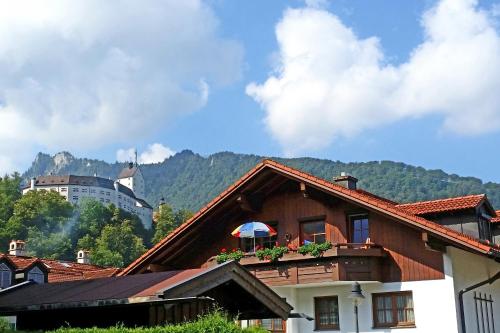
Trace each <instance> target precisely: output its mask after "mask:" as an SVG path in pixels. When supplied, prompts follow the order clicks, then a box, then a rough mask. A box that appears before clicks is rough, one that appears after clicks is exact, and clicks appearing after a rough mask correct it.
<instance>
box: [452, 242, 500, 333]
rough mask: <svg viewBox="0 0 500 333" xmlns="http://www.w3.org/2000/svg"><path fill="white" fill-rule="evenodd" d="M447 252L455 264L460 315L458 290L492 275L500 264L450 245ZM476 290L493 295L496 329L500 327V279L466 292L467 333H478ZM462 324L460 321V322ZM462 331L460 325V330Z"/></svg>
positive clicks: (455, 284)
mask: <svg viewBox="0 0 500 333" xmlns="http://www.w3.org/2000/svg"><path fill="white" fill-rule="evenodd" d="M447 253H448V255H449V256H450V258H451V261H452V265H453V277H454V288H455V295H456V304H457V306H456V309H457V316H458V318H460V317H459V314H458V313H459V312H458V311H459V306H458V292H459V291H460V290H462V289H464V288H467V287H469V286H471V285H474V284H476V283H479V282H482V281H484V280H486V279H488V278H489V277H492V276H493V275H495V274H496V273H497V272H499V271H500V264H499V263H497V262H495V261H494V260H492V259H489V258H486V257H484V256H479V255H475V254H472V253H469V252H466V251H463V250H460V249H457V248H454V247H451V246H449V247H448V248H447ZM474 291H476V292H477V293H479V292H481V293H483V294H484V293H486V294H488V295H491V296H492V297H493V300H494V303H493V313H494V314H495V316H494V319H495V330H496V332H497V331H498V329H499V328H500V280H497V281H496V282H494V283H493V284H486V285H484V286H482V287H479V288H477V289H474V290H471V291H469V292H467V293H465V294H464V312H465V324H466V330H467V333H477V332H478V331H477V320H476V309H475V303H474ZM458 325H459V326H460V323H459V324H458ZM490 329H491V328H490ZM460 331H461V329H460V327H459V332H460Z"/></svg>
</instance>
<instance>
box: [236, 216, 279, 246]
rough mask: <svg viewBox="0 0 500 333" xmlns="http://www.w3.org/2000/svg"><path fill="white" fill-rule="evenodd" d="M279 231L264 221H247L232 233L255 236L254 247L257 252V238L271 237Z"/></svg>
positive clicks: (247, 236) (244, 236) (239, 235)
mask: <svg viewBox="0 0 500 333" xmlns="http://www.w3.org/2000/svg"><path fill="white" fill-rule="evenodd" d="M276 234H277V232H276V230H274V229H273V228H271V227H270V226H268V225H267V224H265V223H262V222H247V223H243V224H242V225H240V226H239V227H238V228H236V229H234V230H233V232H232V233H231V235H233V236H234V237H239V238H253V249H254V252H255V238H262V237H270V236H274V235H276Z"/></svg>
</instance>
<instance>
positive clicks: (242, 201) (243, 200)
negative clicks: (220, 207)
mask: <svg viewBox="0 0 500 333" xmlns="http://www.w3.org/2000/svg"><path fill="white" fill-rule="evenodd" d="M236 202H237V203H238V204H239V205H240V208H241V209H242V210H243V211H245V212H250V213H256V212H257V209H255V207H254V206H253V205H252V203H251V202H250V200H249V199H248V197H247V196H246V195H244V194H240V195H238V196H237V197H236Z"/></svg>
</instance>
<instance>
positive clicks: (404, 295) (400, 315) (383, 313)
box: [372, 291, 415, 327]
mask: <svg viewBox="0 0 500 333" xmlns="http://www.w3.org/2000/svg"><path fill="white" fill-rule="evenodd" d="M372 301H373V302H372V303H373V321H374V326H375V327H404V326H415V315H414V312H413V296H412V292H411V291H401V292H392V293H382V294H373V300H372Z"/></svg>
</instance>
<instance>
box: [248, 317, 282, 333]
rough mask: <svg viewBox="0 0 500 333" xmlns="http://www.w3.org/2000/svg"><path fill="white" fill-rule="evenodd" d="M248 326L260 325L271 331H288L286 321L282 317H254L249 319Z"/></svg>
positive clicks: (275, 332)
mask: <svg viewBox="0 0 500 333" xmlns="http://www.w3.org/2000/svg"><path fill="white" fill-rule="evenodd" d="M247 326H248V327H255V326H260V327H262V328H264V329H266V330H268V331H269V332H273V333H278V332H279V333H281V332H286V321H284V320H282V319H281V318H271V319H253V320H249V321H248V325H247Z"/></svg>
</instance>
